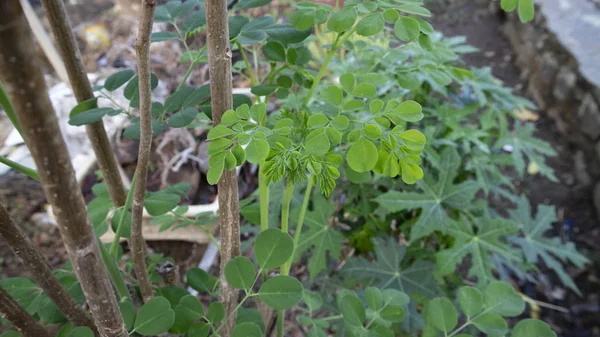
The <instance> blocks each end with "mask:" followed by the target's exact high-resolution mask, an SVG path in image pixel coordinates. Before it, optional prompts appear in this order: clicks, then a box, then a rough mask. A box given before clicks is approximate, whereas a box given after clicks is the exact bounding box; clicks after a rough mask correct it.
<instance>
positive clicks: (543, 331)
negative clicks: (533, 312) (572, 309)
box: [510, 319, 556, 337]
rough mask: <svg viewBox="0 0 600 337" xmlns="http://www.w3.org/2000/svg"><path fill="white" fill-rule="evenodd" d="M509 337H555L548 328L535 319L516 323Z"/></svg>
mask: <svg viewBox="0 0 600 337" xmlns="http://www.w3.org/2000/svg"><path fill="white" fill-rule="evenodd" d="M510 336H511V337H556V333H554V331H552V329H551V328H550V326H549V325H548V324H546V323H544V322H542V321H538V320H537V319H524V320H522V321H520V322H519V323H517V325H515V327H514V328H513V330H512V333H511V335H510Z"/></svg>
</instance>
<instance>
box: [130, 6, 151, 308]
mask: <svg viewBox="0 0 600 337" xmlns="http://www.w3.org/2000/svg"><path fill="white" fill-rule="evenodd" d="M155 6H156V2H155V1H154V0H144V1H142V10H141V17H140V26H139V30H138V37H137V41H136V43H135V50H136V54H137V58H138V78H139V82H140V83H139V84H140V85H139V90H140V147H139V155H138V163H137V167H136V170H135V175H136V176H137V184H135V186H132V189H133V200H132V208H131V240H130V243H131V255H132V256H133V266H134V269H135V276H136V277H137V280H138V282H139V284H140V292H141V293H142V298H143V300H144V302H146V301H148V300H150V299H151V298H152V297H154V291H153V290H152V285H151V284H150V278H149V277H148V270H147V268H146V243H145V242H144V236H143V234H142V225H143V217H144V214H143V213H144V198H145V196H146V177H147V175H148V162H149V161H150V151H151V150H152V91H151V89H150V34H152V24H153V23H154V8H155ZM123 211H124V212H126V211H127V207H126V208H125V209H124V210H123Z"/></svg>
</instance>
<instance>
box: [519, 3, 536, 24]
mask: <svg viewBox="0 0 600 337" xmlns="http://www.w3.org/2000/svg"><path fill="white" fill-rule="evenodd" d="M534 11H535V8H534V3H533V0H519V19H520V20H521V22H529V21H531V20H533V15H534Z"/></svg>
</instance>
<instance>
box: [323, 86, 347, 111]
mask: <svg viewBox="0 0 600 337" xmlns="http://www.w3.org/2000/svg"><path fill="white" fill-rule="evenodd" d="M321 98H323V101H325V103H329V104H333V105H336V106H337V105H340V104H342V101H343V100H344V93H342V89H340V88H338V87H336V86H334V85H331V86H328V87H327V88H325V89H323V90H322V91H321Z"/></svg>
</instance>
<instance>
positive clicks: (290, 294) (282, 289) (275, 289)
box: [255, 232, 303, 310]
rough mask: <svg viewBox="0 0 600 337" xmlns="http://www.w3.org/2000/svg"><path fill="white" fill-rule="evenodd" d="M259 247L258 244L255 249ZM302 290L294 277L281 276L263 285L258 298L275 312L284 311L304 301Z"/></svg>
mask: <svg viewBox="0 0 600 337" xmlns="http://www.w3.org/2000/svg"><path fill="white" fill-rule="evenodd" d="M263 233H265V232H263ZM290 239H291V238H290ZM258 246H259V245H258V242H257V244H256V246H255V247H258ZM290 246H291V245H290ZM290 254H291V252H290ZM284 262H285V261H284ZM302 290H303V289H302V283H300V281H298V280H296V279H295V278H293V277H289V276H284V275H280V276H275V277H273V278H270V279H268V280H267V281H266V282H265V283H263V285H262V286H261V287H260V290H259V291H258V296H259V297H260V299H261V300H262V301H263V302H264V303H265V304H266V305H268V306H269V307H271V308H273V309H275V310H283V309H288V308H291V307H293V306H295V305H296V304H298V302H300V300H302Z"/></svg>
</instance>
